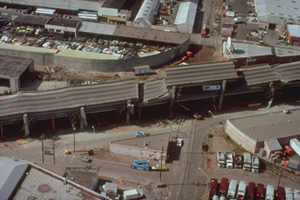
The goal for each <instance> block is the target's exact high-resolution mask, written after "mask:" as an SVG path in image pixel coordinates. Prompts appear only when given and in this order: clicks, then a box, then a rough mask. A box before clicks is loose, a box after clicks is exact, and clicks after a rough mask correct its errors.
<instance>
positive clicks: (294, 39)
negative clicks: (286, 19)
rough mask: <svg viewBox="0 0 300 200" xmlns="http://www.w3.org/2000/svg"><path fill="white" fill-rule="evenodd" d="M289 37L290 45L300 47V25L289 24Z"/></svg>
mask: <svg viewBox="0 0 300 200" xmlns="http://www.w3.org/2000/svg"><path fill="white" fill-rule="evenodd" d="M299 12H300V11H299ZM287 36H288V42H289V45H292V46H299V47H300V25H295V24H288V25H287Z"/></svg>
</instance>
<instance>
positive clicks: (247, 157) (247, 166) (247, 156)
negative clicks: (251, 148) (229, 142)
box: [243, 152, 252, 172]
mask: <svg viewBox="0 0 300 200" xmlns="http://www.w3.org/2000/svg"><path fill="white" fill-rule="evenodd" d="M243 157H244V166H243V170H245V171H249V172H250V171H251V165H252V161H251V154H250V153H247V152H245V153H243Z"/></svg>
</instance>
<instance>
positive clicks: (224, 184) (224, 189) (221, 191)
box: [219, 178, 228, 196]
mask: <svg viewBox="0 0 300 200" xmlns="http://www.w3.org/2000/svg"><path fill="white" fill-rule="evenodd" d="M227 188H228V179H227V178H222V179H221V183H220V188H219V194H221V195H223V196H225V195H226V194H227Z"/></svg>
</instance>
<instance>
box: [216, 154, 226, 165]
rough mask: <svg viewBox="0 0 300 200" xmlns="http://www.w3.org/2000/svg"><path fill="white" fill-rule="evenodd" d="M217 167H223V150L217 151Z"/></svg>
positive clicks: (224, 161)
mask: <svg viewBox="0 0 300 200" xmlns="http://www.w3.org/2000/svg"><path fill="white" fill-rule="evenodd" d="M217 160H218V167H220V168H225V166H226V160H225V154H224V153H223V152H217Z"/></svg>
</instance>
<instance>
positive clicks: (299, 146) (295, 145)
mask: <svg viewBox="0 0 300 200" xmlns="http://www.w3.org/2000/svg"><path fill="white" fill-rule="evenodd" d="M290 147H291V148H292V149H293V150H294V151H295V152H296V153H297V154H298V156H300V142H299V140H297V139H296V138H294V139H291V140H290Z"/></svg>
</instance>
